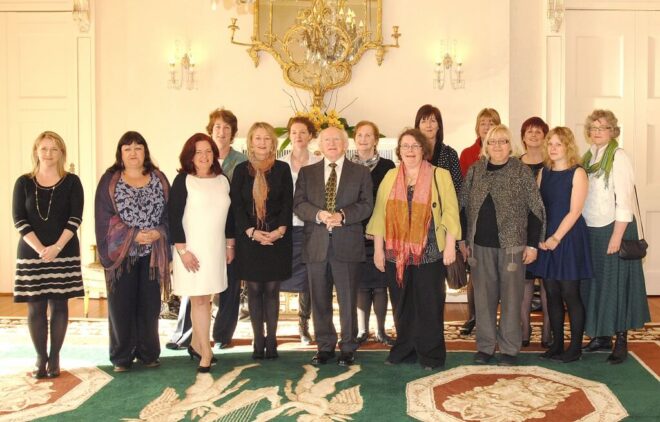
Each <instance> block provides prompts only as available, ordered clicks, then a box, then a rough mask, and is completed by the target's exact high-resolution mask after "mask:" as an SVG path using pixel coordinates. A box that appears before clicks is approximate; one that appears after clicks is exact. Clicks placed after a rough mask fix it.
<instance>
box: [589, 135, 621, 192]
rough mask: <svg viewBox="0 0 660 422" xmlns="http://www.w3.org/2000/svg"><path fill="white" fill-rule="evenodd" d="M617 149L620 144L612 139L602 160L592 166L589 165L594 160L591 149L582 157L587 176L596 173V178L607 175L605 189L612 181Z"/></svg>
mask: <svg viewBox="0 0 660 422" xmlns="http://www.w3.org/2000/svg"><path fill="white" fill-rule="evenodd" d="M617 148H619V143H618V142H617V141H616V139H612V140H611V141H610V142H609V143H608V144H607V147H606V148H605V152H603V156H602V157H601V159H600V160H599V161H598V162H596V163H593V164H592V165H589V162H590V161H591V159H592V158H593V153H592V152H591V149H589V151H587V153H586V154H584V156H583V157H582V166H583V167H584V168H585V169H586V170H587V174H592V173H596V177H601V176H602V175H605V187H607V185H608V182H609V179H610V173H611V172H612V166H613V165H614V153H616V150H617Z"/></svg>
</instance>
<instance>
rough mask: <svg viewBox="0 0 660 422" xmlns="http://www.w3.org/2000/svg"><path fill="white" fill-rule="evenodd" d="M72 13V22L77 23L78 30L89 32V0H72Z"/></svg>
mask: <svg viewBox="0 0 660 422" xmlns="http://www.w3.org/2000/svg"><path fill="white" fill-rule="evenodd" d="M72 15H73V20H74V22H76V23H77V24H78V29H79V30H80V32H89V25H90V12H89V0H74V1H73V11H72Z"/></svg>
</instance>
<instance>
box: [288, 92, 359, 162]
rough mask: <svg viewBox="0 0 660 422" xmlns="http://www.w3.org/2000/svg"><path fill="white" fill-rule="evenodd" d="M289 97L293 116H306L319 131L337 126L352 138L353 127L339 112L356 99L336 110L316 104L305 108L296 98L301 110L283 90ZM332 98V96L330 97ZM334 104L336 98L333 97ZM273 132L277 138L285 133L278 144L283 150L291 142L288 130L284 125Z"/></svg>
mask: <svg viewBox="0 0 660 422" xmlns="http://www.w3.org/2000/svg"><path fill="white" fill-rule="evenodd" d="M284 92H285V93H286V94H287V95H288V96H289V98H290V104H291V108H292V109H293V111H294V112H295V116H302V117H307V118H308V119H309V120H311V121H312V123H313V124H314V126H315V127H316V131H317V132H320V131H321V130H323V129H326V128H328V127H337V128H340V129H344V130H345V131H346V133H348V137H349V138H352V137H353V135H354V130H355V127H354V126H351V125H349V124H348V121H347V120H346V119H345V118H344V117H341V115H340V113H341V112H342V111H343V110H345V109H346V108H347V107H348V106H350V105H351V104H353V103H354V102H355V100H357V98H356V99H354V100H353V101H351V102H350V103H349V104H348V105H347V106H346V107H344V108H342V109H341V110H339V111H337V109H336V108H329V107H328V108H326V109H325V110H322V109H321V107H319V106H317V105H313V106H311V107H309V108H306V107H305V106H304V104H303V102H302V101H301V100H300V98H298V102H299V103H300V104H302V108H303V110H299V109H298V106H297V102H296V100H295V99H294V97H293V96H292V95H291V94H289V93H288V92H286V91H284ZM331 100H332V98H331ZM335 105H336V98H335ZM275 133H276V134H277V136H278V138H282V137H283V136H285V135H286V139H284V141H283V142H282V144H281V145H280V148H279V149H280V151H283V150H284V149H286V147H287V146H289V144H290V143H291V139H289V136H288V131H287V128H286V127H276V128H275Z"/></svg>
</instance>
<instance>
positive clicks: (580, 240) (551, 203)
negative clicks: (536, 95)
mask: <svg viewBox="0 0 660 422" xmlns="http://www.w3.org/2000/svg"><path fill="white" fill-rule="evenodd" d="M544 156H545V160H544V167H543V169H542V170H541V173H540V174H539V176H538V178H537V181H538V184H539V188H540V191H541V197H542V198H543V204H544V205H545V210H546V215H547V219H548V223H547V227H546V233H545V240H544V241H542V242H541V243H540V244H539V247H540V249H541V250H540V251H539V256H538V259H537V260H536V262H534V263H533V264H531V265H530V266H529V267H528V268H527V269H528V271H529V272H530V273H532V274H534V275H536V276H539V277H541V278H543V283H544V285H545V289H546V291H547V295H548V313H549V316H550V327H551V329H552V333H553V338H554V341H553V343H552V346H551V347H550V349H549V350H548V351H546V352H545V353H543V354H542V355H541V356H540V357H541V358H544V359H554V360H559V361H562V362H564V363H567V362H572V361H575V360H578V359H580V357H581V355H582V353H581V348H582V334H583V333H584V306H583V305H582V300H581V299H580V281H581V280H585V279H589V278H591V276H592V270H591V251H590V248H589V236H588V234H587V225H586V224H585V222H584V218H583V217H582V208H583V206H584V200H585V198H586V197H587V189H588V185H589V181H588V178H587V173H586V172H585V171H584V169H583V168H582V167H581V166H580V158H579V156H578V152H577V145H576V144H575V137H574V136H573V133H572V132H571V130H570V129H568V128H566V127H556V128H554V129H552V130H551V131H550V132H549V133H548V135H547V137H546V143H545V147H544ZM564 303H566V308H567V309H568V315H569V318H570V322H571V343H570V346H569V347H568V349H567V350H566V351H564Z"/></svg>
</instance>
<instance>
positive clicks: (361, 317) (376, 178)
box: [351, 120, 395, 346]
mask: <svg viewBox="0 0 660 422" xmlns="http://www.w3.org/2000/svg"><path fill="white" fill-rule="evenodd" d="M379 137H380V132H379V131H378V126H376V124H375V123H372V122H369V121H366V120H363V121H361V122H359V123H358V124H356V125H355V148H356V149H357V154H355V155H354V156H353V157H352V159H351V161H353V162H354V163H357V164H361V165H363V166H366V167H367V168H369V171H370V172H371V181H372V182H373V187H374V198H375V197H376V194H377V193H378V186H380V182H381V181H382V180H383V177H385V173H387V172H388V171H389V170H390V169H393V168H394V167H395V165H394V162H393V161H392V160H388V159H387V158H382V157H381V156H380V155H378V150H377V149H376V146H377V145H378V139H379ZM368 222H369V219H368V218H367V219H366V220H364V221H363V225H364V227H365V228H366V227H367V223H368ZM364 246H365V251H366V253H367V260H366V262H364V263H363V264H362V276H361V278H360V285H359V287H360V288H359V290H358V303H357V316H358V337H357V340H358V342H359V343H364V342H365V341H367V339H368V338H369V313H370V311H371V305H372V304H373V307H374V313H375V314H376V323H377V324H378V330H377V331H376V341H378V342H380V343H383V344H386V345H388V346H391V345H393V344H394V341H393V340H392V339H391V338H390V336H388V335H387V334H386V333H385V316H386V314H387V277H385V273H383V272H381V271H379V270H378V268H376V266H375V265H374V263H373V254H374V240H373V236H371V235H366V238H365V241H364ZM393 305H394V304H393ZM392 308H394V306H392Z"/></svg>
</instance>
